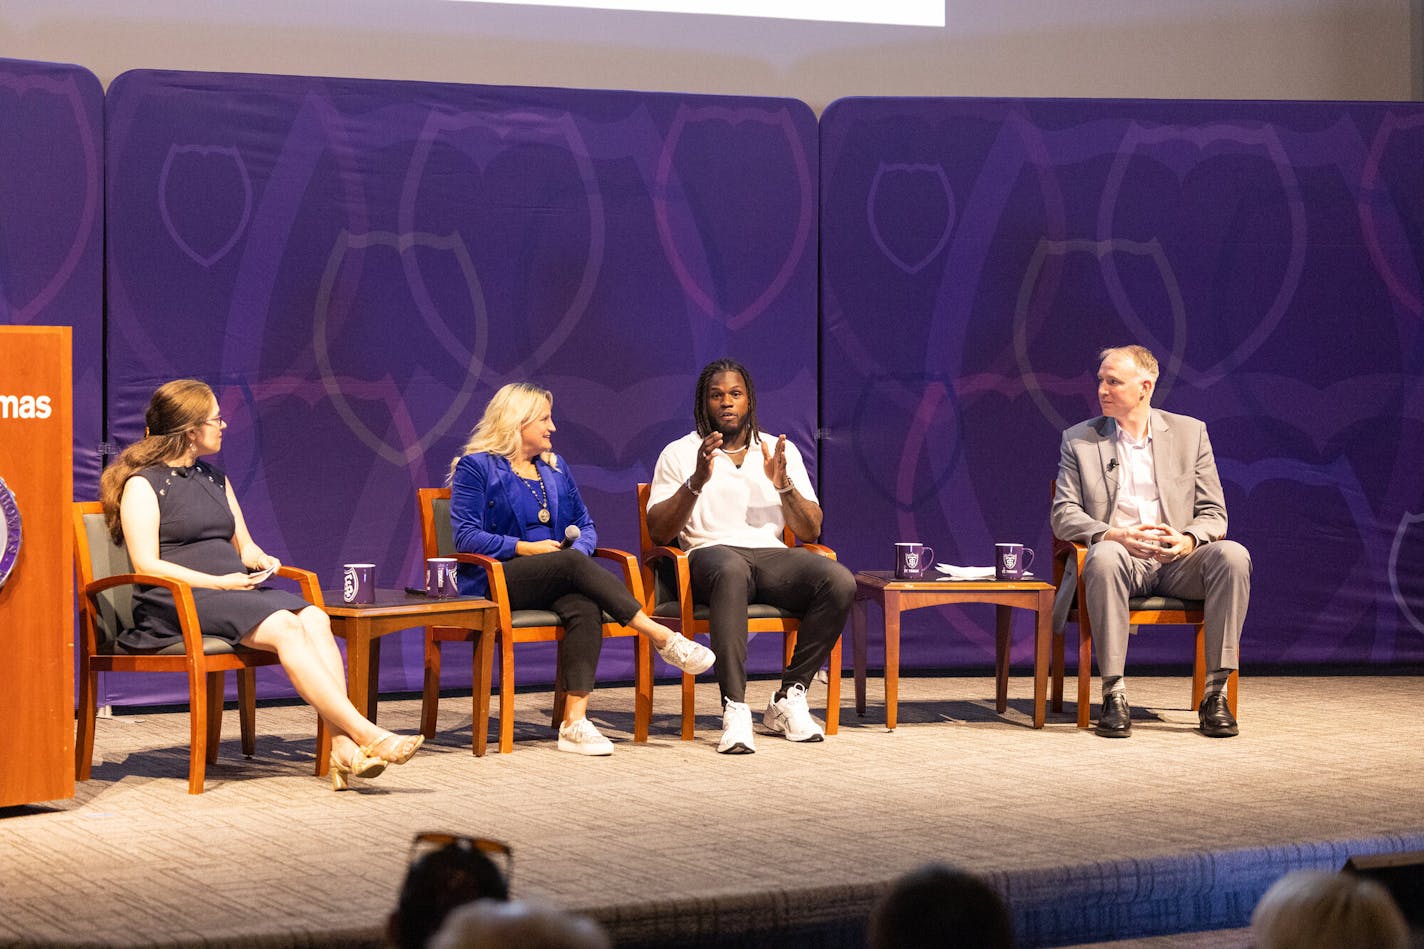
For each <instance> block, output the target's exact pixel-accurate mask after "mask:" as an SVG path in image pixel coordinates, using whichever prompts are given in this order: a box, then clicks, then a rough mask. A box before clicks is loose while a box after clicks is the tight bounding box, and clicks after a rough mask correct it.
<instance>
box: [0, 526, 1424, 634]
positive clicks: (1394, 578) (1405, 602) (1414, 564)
mask: <svg viewBox="0 0 1424 949" xmlns="http://www.w3.org/2000/svg"><path fill="white" fill-rule="evenodd" d="M1417 525H1424V513H1421V514H1411V513H1409V512H1407V511H1406V512H1405V513H1404V516H1403V517H1401V518H1400V519H1399V527H1398V528H1397V529H1396V530H1395V532H1394V543H1393V544H1391V545H1390V548H1389V590H1390V593H1392V594H1393V595H1394V603H1395V605H1396V606H1398V607H1399V612H1400V613H1401V614H1402V615H1403V616H1404V618H1405V619H1407V620H1408V621H1409V625H1411V626H1413V627H1414V629H1415V630H1416V631H1418V632H1421V633H1424V615H1421V614H1424V587H1421V584H1420V582H1419V580H1418V577H1419V576H1420V571H1419V570H1418V566H1419V564H1421V563H1424V534H1422V533H1421V532H1420V531H1419V530H1417V529H1414V528H1416V526H1417ZM0 575H3V572H0Z"/></svg>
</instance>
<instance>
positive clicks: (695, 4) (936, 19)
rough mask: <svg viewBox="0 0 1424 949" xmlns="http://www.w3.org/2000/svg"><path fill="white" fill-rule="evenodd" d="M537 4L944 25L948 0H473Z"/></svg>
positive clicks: (649, 11) (888, 23) (831, 20)
mask: <svg viewBox="0 0 1424 949" xmlns="http://www.w3.org/2000/svg"><path fill="white" fill-rule="evenodd" d="M473 2H477V3H517V4H520V5H523V6H535V7H584V8H587V9H595V10H638V11H642V12H644V13H716V14H722V15H725V16H756V17H771V18H773V19H778V20H826V21H829V22H833V23H880V24H887V25H893V26H944V0H473Z"/></svg>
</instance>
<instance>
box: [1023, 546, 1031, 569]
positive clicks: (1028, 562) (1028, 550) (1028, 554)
mask: <svg viewBox="0 0 1424 949" xmlns="http://www.w3.org/2000/svg"><path fill="white" fill-rule="evenodd" d="M1023 552H1024V557H1025V558H1026V559H1025V560H1024V565H1023V569H1024V572H1027V571H1028V568H1029V567H1032V566H1033V548H1032V547H1025V548H1024V549H1023Z"/></svg>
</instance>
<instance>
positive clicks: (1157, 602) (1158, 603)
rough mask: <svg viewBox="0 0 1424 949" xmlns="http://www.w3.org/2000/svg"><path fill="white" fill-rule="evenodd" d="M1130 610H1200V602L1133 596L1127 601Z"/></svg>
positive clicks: (1166, 597) (1173, 598)
mask: <svg viewBox="0 0 1424 949" xmlns="http://www.w3.org/2000/svg"><path fill="white" fill-rule="evenodd" d="M1127 608H1128V609H1130V610H1200V609H1202V608H1203V603H1202V601H1201V600H1179V599H1177V598H1175V597H1170V596H1134V597H1132V598H1131V599H1130V600H1128V601H1127Z"/></svg>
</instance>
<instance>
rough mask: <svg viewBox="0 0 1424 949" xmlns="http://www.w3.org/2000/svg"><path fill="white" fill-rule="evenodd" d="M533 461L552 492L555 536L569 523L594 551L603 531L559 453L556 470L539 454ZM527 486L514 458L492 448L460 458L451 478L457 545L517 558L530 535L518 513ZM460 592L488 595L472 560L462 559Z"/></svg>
mask: <svg viewBox="0 0 1424 949" xmlns="http://www.w3.org/2000/svg"><path fill="white" fill-rule="evenodd" d="M534 464H535V466H536V467H538V469H539V474H540V476H541V477H543V479H544V487H545V489H546V490H547V491H548V492H549V513H550V514H551V515H553V519H552V520H551V521H550V522H549V526H550V528H552V529H553V532H554V539H555V540H563V539H564V531H565V529H567V528H568V526H569V525H570V524H573V525H575V526H577V527H578V529H579V538H578V540H576V541H574V545H573V546H574V549H575V550H581V551H583V552H584V553H585V554H589V555H592V554H593V549H594V548H595V547H597V546H598V531H597V530H596V529H595V528H594V526H593V518H591V517H589V515H588V508H587V507H585V506H584V503H583V498H582V497H580V496H579V491H578V485H576V484H574V479H573V476H572V475H571V474H569V471H568V465H567V463H565V462H564V461H563V460H562V459H560V464H559V469H558V470H557V471H556V470H554V469H553V468H550V467H549V466H548V465H547V464H545V463H544V461H543V459H539V458H536V459H535V461H534ZM527 490H528V489H527V488H526V487H525V486H524V484H523V483H522V482H521V481H520V478H519V476H518V475H517V474H515V473H514V469H513V468H512V467H511V466H510V464H509V459H508V458H505V457H503V456H501V455H492V454H490V453H489V452H483V451H481V452H475V453H474V454H471V455H466V456H465V457H463V458H461V459H460V461H459V463H458V464H456V465H455V475H454V478H453V479H451V481H450V527H451V533H452V535H453V537H454V541H455V550H456V551H458V552H460V553H468V554H484V555H486V556H489V557H494V558H495V559H497V560H511V559H513V558H514V556H515V554H514V545H515V544H516V543H517V542H518V541H521V540H527V539H528V538H526V537H525V536H524V535H523V533H522V531H523V525H522V524H520V522H519V518H518V517H517V516H516V514H515V508H514V498H516V497H519V496H521V495H522V494H523V493H524V492H525V491H527ZM459 576H460V592H461V593H463V594H465V595H466V596H486V595H488V593H489V586H488V581H487V580H486V579H485V572H484V570H482V569H481V568H479V567H476V566H474V565H472V564H463V563H462V564H460V568H459Z"/></svg>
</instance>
